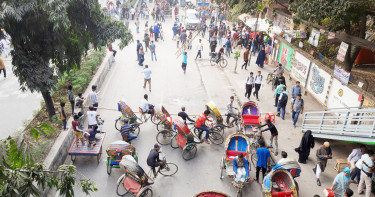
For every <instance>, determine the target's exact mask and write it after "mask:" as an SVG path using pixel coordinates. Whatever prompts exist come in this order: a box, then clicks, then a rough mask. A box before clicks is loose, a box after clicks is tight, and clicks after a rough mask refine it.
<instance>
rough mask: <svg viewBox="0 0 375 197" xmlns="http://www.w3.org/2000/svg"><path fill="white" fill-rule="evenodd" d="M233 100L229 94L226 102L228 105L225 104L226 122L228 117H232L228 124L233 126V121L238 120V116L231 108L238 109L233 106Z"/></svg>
mask: <svg viewBox="0 0 375 197" xmlns="http://www.w3.org/2000/svg"><path fill="white" fill-rule="evenodd" d="M233 101H234V96H231V97H230V101H229V103H228V105H227V110H228V115H227V124H229V120H230V118H231V117H232V118H233V120H232V122H231V123H230V125H229V126H231V127H232V126H233V123H234V122H235V121H237V120H238V117H237V116H236V115H235V114H234V112H233V109H237V110H238V108H236V107H233Z"/></svg>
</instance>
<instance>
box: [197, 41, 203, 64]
mask: <svg viewBox="0 0 375 197" xmlns="http://www.w3.org/2000/svg"><path fill="white" fill-rule="evenodd" d="M197 49H198V53H197V56H196V57H195V59H197V58H198V56H199V58H202V51H203V45H202V39H199V43H198V45H197Z"/></svg>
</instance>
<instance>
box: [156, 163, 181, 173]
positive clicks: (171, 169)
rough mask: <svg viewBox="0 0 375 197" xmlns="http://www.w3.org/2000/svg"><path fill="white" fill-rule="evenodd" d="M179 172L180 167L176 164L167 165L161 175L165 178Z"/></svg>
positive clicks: (161, 170)
mask: <svg viewBox="0 0 375 197" xmlns="http://www.w3.org/2000/svg"><path fill="white" fill-rule="evenodd" d="M177 171H178V166H177V165H176V164H174V163H166V164H165V165H164V168H163V169H160V171H159V172H160V174H162V175H164V176H172V175H174V174H176V173H177Z"/></svg>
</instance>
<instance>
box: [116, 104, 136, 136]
mask: <svg viewBox="0 0 375 197" xmlns="http://www.w3.org/2000/svg"><path fill="white" fill-rule="evenodd" d="M117 107H118V111H120V112H121V114H122V115H121V116H120V117H119V118H117V119H116V120H115V128H116V129H117V130H118V131H121V126H122V125H123V124H124V123H127V124H132V125H134V131H133V133H132V134H134V135H137V136H138V135H139V131H140V129H139V125H140V124H141V120H140V119H139V118H138V117H137V115H135V113H134V112H133V110H132V109H131V108H130V106H129V105H127V104H126V102H125V100H123V99H121V100H120V101H119V102H118V103H117Z"/></svg>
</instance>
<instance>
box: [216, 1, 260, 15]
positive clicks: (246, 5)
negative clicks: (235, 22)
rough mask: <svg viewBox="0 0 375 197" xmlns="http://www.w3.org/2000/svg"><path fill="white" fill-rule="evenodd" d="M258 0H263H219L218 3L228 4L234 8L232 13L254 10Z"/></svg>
mask: <svg viewBox="0 0 375 197" xmlns="http://www.w3.org/2000/svg"><path fill="white" fill-rule="evenodd" d="M258 1H259V2H261V1H262V0H229V1H228V0H217V2H218V3H226V4H228V5H229V6H230V7H231V8H232V10H231V12H232V14H241V13H249V12H251V13H252V12H254V10H255V8H256V7H257V5H258Z"/></svg>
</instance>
